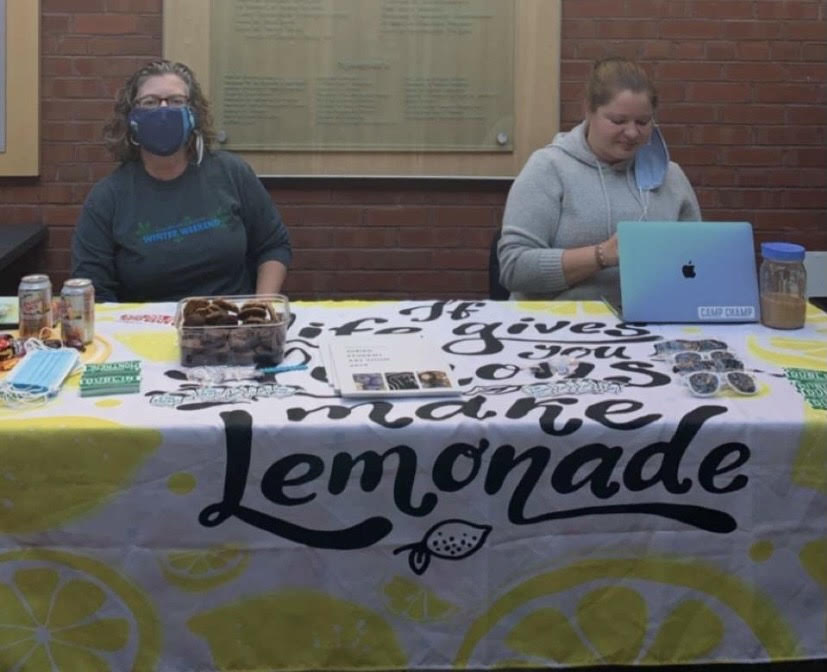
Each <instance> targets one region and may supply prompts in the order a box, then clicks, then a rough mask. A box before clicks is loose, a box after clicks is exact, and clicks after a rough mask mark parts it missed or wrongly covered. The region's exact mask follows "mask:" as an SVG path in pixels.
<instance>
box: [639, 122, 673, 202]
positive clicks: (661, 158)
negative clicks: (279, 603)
mask: <svg viewBox="0 0 827 672" xmlns="http://www.w3.org/2000/svg"><path fill="white" fill-rule="evenodd" d="M668 168H669V150H668V149H667V148H666V140H664V138H663V134H662V133H661V132H660V129H659V128H658V127H657V126H655V127H654V128H653V129H652V134H651V135H650V136H649V142H647V143H646V144H645V145H643V146H642V147H641V148H640V149H639V150H638V151H637V154H635V184H636V185H637V188H638V189H641V190H643V191H651V190H652V189H657V188H658V187H659V186H660V185H662V184H663V181H664V179H666V171H667V170H668Z"/></svg>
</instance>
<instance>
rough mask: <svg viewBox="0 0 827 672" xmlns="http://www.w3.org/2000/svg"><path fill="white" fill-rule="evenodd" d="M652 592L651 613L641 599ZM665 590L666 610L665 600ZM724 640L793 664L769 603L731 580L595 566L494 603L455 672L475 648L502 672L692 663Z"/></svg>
mask: <svg viewBox="0 0 827 672" xmlns="http://www.w3.org/2000/svg"><path fill="white" fill-rule="evenodd" d="M653 582H654V583H656V584H659V585H658V587H657V588H655V593H656V594H657V595H658V596H659V601H658V604H657V605H650V604H649V603H648V602H647V600H646V598H645V595H646V594H648V593H649V592H650V591H651V590H652V583H653ZM670 587H671V588H672V589H674V590H675V596H676V598H677V599H675V600H667V599H666V597H665V596H667V595H668V591H669V589H670ZM730 632H731V633H732V637H734V638H736V639H739V640H741V639H743V637H746V636H751V637H752V638H753V639H754V640H756V646H758V647H763V649H764V651H765V652H766V655H767V656H768V657H769V658H771V659H785V658H791V657H794V656H795V655H796V640H795V637H794V635H793V633H792V631H791V629H790V627H789V626H788V624H787V623H786V622H785V621H784V619H783V618H782V617H781V615H780V614H779V612H778V611H777V610H776V608H775V606H774V605H773V604H772V602H770V601H769V600H768V599H767V598H766V597H764V596H763V595H761V594H759V593H757V592H756V591H754V590H753V589H751V588H750V587H749V586H748V585H746V584H745V583H743V582H742V581H741V580H740V579H738V578H737V577H735V576H733V575H730V574H726V573H725V572H722V571H720V570H718V569H716V568H714V567H710V566H707V565H705V564H703V563H700V562H694V561H686V560H679V559H674V560H673V559H669V558H660V557H652V558H629V559H621V558H615V559H594V560H587V561H582V562H578V563H575V564H573V565H570V566H568V567H564V568H562V569H559V570H555V571H552V572H548V573H545V574H540V575H538V576H535V577H532V578H530V579H528V580H526V581H524V582H523V583H521V584H519V585H517V586H516V587H514V588H513V589H511V590H509V591H508V592H507V593H506V594H504V595H503V596H501V597H500V598H498V599H497V600H496V601H495V602H494V603H493V604H492V605H491V606H490V607H489V609H488V610H487V611H486V612H485V613H483V614H482V615H481V616H480V617H479V618H478V619H477V620H475V621H474V622H473V623H472V624H471V627H470V628H469V630H468V631H467V633H466V635H465V638H464V640H463V642H462V645H461V646H460V649H459V651H458V653H457V656H456V659H455V666H456V667H460V668H463V667H469V666H473V665H474V663H475V662H476V661H475V660H474V659H473V654H474V651H475V649H476V648H477V647H484V649H485V651H486V654H485V655H486V656H491V655H497V656H498V657H499V659H500V661H501V664H508V665H510V666H515V665H516V664H517V663H518V662H519V665H520V666H522V665H530V666H533V667H548V666H549V663H550V662H553V663H555V664H570V665H598V664H643V665H652V664H655V663H657V664H664V663H687V662H698V661H701V660H703V659H704V657H705V656H708V655H709V654H711V653H712V652H714V650H715V649H716V648H717V647H718V646H721V645H723V644H724V643H725V642H726V638H727V635H728V633H730ZM501 643H502V644H501Z"/></svg>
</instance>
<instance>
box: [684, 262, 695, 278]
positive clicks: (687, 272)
mask: <svg viewBox="0 0 827 672" xmlns="http://www.w3.org/2000/svg"><path fill="white" fill-rule="evenodd" d="M681 272H682V273H683V277H685V278H694V277H695V264H693V263H692V260H691V259H690V260H689V263H688V264H684V265H683V266H681Z"/></svg>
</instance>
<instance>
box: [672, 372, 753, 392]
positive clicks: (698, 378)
mask: <svg viewBox="0 0 827 672" xmlns="http://www.w3.org/2000/svg"><path fill="white" fill-rule="evenodd" d="M683 381H684V383H685V384H686V386H687V387H688V388H689V391H690V392H692V394H694V395H695V396H696V397H712V396H714V395H716V394H718V392H720V391H721V390H722V389H723V388H724V387H729V388H730V389H731V390H733V391H734V392H736V393H737V394H741V395H745V396H750V395H753V394H758V383H757V382H756V380H755V377H754V376H752V375H750V374H749V373H744V372H743V371H726V372H717V371H695V372H693V373H689V374H687V375H685V376H683Z"/></svg>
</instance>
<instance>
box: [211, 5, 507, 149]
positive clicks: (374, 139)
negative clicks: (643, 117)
mask: <svg viewBox="0 0 827 672" xmlns="http://www.w3.org/2000/svg"><path fill="white" fill-rule="evenodd" d="M514 3H515V0H213V2H212V4H211V13H210V33H211V40H210V45H211V46H210V50H211V53H210V63H211V68H210V92H211V102H212V105H213V114H214V116H215V125H216V129H217V130H218V131H219V137H220V139H221V140H222V146H224V147H225V148H227V149H231V150H253V151H259V150H264V151H266V150H277V151H291V150H311V151H363V150H365V151H370V150H384V151H414V150H415V151H427V152H440V151H441V152H456V151H485V152H510V151H512V149H513V135H514V63H515V59H514V43H515V4H514Z"/></svg>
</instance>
